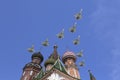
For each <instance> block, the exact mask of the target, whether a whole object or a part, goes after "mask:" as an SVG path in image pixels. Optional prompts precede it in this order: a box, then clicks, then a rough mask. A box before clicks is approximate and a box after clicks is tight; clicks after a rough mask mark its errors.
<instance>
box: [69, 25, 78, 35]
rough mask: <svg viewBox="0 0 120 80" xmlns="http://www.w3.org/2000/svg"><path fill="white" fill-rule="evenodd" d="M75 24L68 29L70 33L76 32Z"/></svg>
mask: <svg viewBox="0 0 120 80" xmlns="http://www.w3.org/2000/svg"><path fill="white" fill-rule="evenodd" d="M76 24H77V23H74V25H73V26H72V27H71V28H70V29H69V31H70V32H72V33H74V32H76Z"/></svg>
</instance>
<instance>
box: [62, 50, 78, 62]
mask: <svg viewBox="0 0 120 80" xmlns="http://www.w3.org/2000/svg"><path fill="white" fill-rule="evenodd" d="M67 58H72V59H74V61H76V55H75V54H74V53H73V52H72V51H66V52H65V53H64V54H63V57H62V61H63V63H65V60H66V59H67Z"/></svg>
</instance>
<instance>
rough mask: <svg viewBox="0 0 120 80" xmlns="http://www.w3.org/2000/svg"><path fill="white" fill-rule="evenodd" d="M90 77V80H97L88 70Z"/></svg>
mask: <svg viewBox="0 0 120 80" xmlns="http://www.w3.org/2000/svg"><path fill="white" fill-rule="evenodd" d="M88 72H89V75H90V80H96V78H95V77H94V75H93V74H92V73H91V72H90V70H88Z"/></svg>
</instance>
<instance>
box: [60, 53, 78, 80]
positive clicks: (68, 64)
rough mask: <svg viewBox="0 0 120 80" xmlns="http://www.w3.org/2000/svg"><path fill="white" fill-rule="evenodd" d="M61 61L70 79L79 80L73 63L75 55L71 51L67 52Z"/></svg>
mask: <svg viewBox="0 0 120 80" xmlns="http://www.w3.org/2000/svg"><path fill="white" fill-rule="evenodd" d="M62 61H63V63H64V64H65V68H66V70H67V73H68V74H69V75H70V76H72V77H75V78H78V79H80V75H79V71H78V68H77V66H76V63H75V62H76V55H75V54H74V53H73V52H71V51H67V52H65V53H64V55H63V57H62Z"/></svg>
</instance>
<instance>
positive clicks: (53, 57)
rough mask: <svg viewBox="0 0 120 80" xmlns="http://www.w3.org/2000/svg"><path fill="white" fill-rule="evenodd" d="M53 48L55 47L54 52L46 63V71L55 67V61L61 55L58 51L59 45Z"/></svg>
mask: <svg viewBox="0 0 120 80" xmlns="http://www.w3.org/2000/svg"><path fill="white" fill-rule="evenodd" d="M53 48H54V51H53V53H52V54H51V55H50V56H49V58H48V59H47V60H46V61H45V63H44V66H45V70H46V71H49V70H50V69H51V68H52V67H53V65H54V63H55V61H56V60H57V59H58V58H59V55H58V53H57V46H56V45H55V46H54V47H53Z"/></svg>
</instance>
